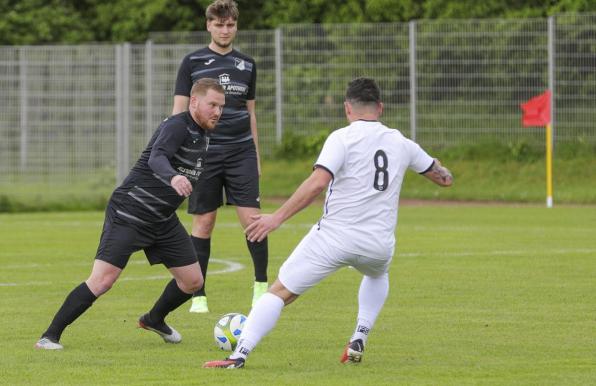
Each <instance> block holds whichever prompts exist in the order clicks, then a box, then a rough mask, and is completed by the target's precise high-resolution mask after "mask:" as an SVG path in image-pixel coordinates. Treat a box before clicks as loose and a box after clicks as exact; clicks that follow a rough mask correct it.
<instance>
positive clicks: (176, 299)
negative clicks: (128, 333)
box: [149, 279, 192, 323]
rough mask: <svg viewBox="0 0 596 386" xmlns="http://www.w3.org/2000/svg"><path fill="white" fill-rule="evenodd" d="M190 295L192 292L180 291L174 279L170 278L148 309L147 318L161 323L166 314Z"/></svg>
mask: <svg viewBox="0 0 596 386" xmlns="http://www.w3.org/2000/svg"><path fill="white" fill-rule="evenodd" d="M191 297H192V294H187V293H186V292H184V291H182V290H181V289H180V288H179V287H178V284H176V279H172V280H170V282H169V283H168V284H167V285H166V288H164V290H163V293H162V294H161V296H160V297H159V299H157V302H155V305H154V306H153V308H152V309H151V311H149V318H150V319H151V320H152V321H153V322H155V323H162V322H163V321H164V319H165V317H166V315H168V314H169V313H170V312H172V311H174V310H175V309H176V308H178V307H180V306H181V305H182V304H184V302H186V301H187V300H188V299H190V298H191Z"/></svg>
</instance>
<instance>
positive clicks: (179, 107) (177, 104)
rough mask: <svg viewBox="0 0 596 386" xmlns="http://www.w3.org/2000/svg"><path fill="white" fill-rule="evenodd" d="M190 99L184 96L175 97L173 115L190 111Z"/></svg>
mask: <svg viewBox="0 0 596 386" xmlns="http://www.w3.org/2000/svg"><path fill="white" fill-rule="evenodd" d="M189 100H190V98H189V97H187V96H184V95H174V106H173V107H172V115H174V114H178V113H181V112H183V111H186V110H188V101H189Z"/></svg>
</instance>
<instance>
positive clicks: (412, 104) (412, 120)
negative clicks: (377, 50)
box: [408, 21, 416, 141]
mask: <svg viewBox="0 0 596 386" xmlns="http://www.w3.org/2000/svg"><path fill="white" fill-rule="evenodd" d="M408 35H409V38H410V137H411V139H412V141H415V140H416V22H415V21H410V23H409V25H408Z"/></svg>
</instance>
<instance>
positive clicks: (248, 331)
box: [230, 292, 284, 359]
mask: <svg viewBox="0 0 596 386" xmlns="http://www.w3.org/2000/svg"><path fill="white" fill-rule="evenodd" d="M283 308H284V301H283V300H282V299H281V298H280V297H278V296H276V295H273V294H272V293H270V292H267V293H265V294H264V295H263V296H261V297H260V298H259V301H258V302H257V304H255V306H254V307H253V308H252V310H251V311H250V314H249V315H248V319H247V320H246V323H245V324H244V329H243V330H242V334H241V335H240V340H239V342H238V346H236V350H234V352H233V353H232V355H230V358H245V359H246V357H247V356H248V354H249V353H250V352H251V351H252V350H253V349H254V348H255V346H256V345H257V344H259V342H260V341H261V339H262V338H263V337H264V336H265V335H267V334H268V333H269V331H271V330H272V329H273V327H275V325H276V324H277V321H278V320H279V317H280V315H281V310H282V309H283Z"/></svg>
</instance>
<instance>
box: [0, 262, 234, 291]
mask: <svg viewBox="0 0 596 386" xmlns="http://www.w3.org/2000/svg"><path fill="white" fill-rule="evenodd" d="M209 262H210V263H216V264H223V265H224V267H223V268H221V269H216V270H210V271H209V275H221V274H225V273H230V272H236V271H240V270H242V269H244V264H241V263H237V262H235V261H229V260H221V259H210V260H209ZM129 264H147V262H146V261H136V260H135V261H131V262H130V263H129ZM72 265H73V264H69V266H72ZM77 265H82V264H77ZM85 265H89V263H86V264H85ZM24 266H27V267H33V268H39V267H42V266H49V264H25V265H23V266H19V268H20V267H24ZM171 277H172V275H166V274H164V275H152V276H137V277H134V276H127V277H122V278H120V279H118V281H141V280H163V279H169V278H171ZM53 284H54V283H53V282H51V281H29V282H24V283H0V287H16V286H45V285H53Z"/></svg>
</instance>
